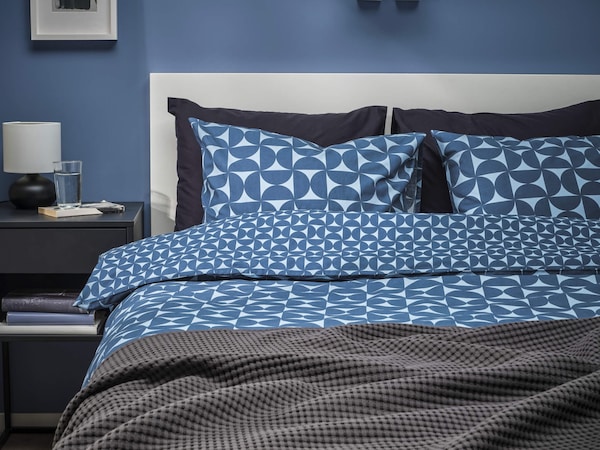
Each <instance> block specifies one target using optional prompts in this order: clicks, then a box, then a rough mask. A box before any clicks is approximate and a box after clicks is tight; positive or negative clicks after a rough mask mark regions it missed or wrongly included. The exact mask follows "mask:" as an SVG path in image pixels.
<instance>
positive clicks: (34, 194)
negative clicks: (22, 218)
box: [8, 173, 56, 209]
mask: <svg viewBox="0 0 600 450" xmlns="http://www.w3.org/2000/svg"><path fill="white" fill-rule="evenodd" d="M8 199H9V200H10V201H11V203H12V204H13V205H15V207H17V208H19V209H37V207H38V206H50V205H52V204H53V203H54V202H55V201H56V191H55V189H54V183H53V182H52V181H50V180H49V179H48V178H46V177H43V176H41V175H38V174H37V173H29V174H27V175H24V176H22V177H21V178H19V179H18V180H17V181H15V182H14V183H13V184H12V185H11V186H10V188H9V189H8Z"/></svg>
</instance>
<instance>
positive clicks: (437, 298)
mask: <svg viewBox="0 0 600 450" xmlns="http://www.w3.org/2000/svg"><path fill="white" fill-rule="evenodd" d="M599 249H600V221H597V220H584V219H568V218H548V217H533V216H532V217H517V216H476V215H459V214H455V215H452V214H451V215H446V214H443V215H442V214H441V215H436V214H394V213H353V212H346V213H331V212H324V211H279V212H268V213H253V214H246V215H242V216H239V217H235V218H230V219H223V220H218V221H214V222H211V223H209V224H205V225H198V226H196V227H192V228H190V229H187V230H184V231H179V232H176V233H170V234H165V235H159V236H154V237H151V238H146V239H144V240H141V241H137V242H134V243H131V244H128V245H125V246H122V247H119V248H116V249H113V250H110V251H109V252H107V253H105V254H103V255H102V256H101V258H100V260H99V261H98V264H97V266H96V268H95V269H94V271H93V273H92V275H91V276H90V279H89V280H88V283H87V285H86V286H85V288H84V290H83V291H82V293H81V295H80V297H79V299H78V300H77V304H78V305H79V306H80V307H82V308H84V309H89V310H93V309H99V308H109V309H112V310H113V311H112V312H111V314H110V316H109V318H108V320H107V323H106V327H105V333H104V337H103V339H102V342H101V344H100V346H99V348H98V351H97V353H96V356H95V358H94V361H93V362H92V365H91V367H90V370H89V372H88V377H89V375H90V374H91V372H92V371H93V370H94V368H95V367H97V365H98V364H99V363H100V362H101V361H102V360H103V359H104V358H105V357H106V356H108V355H109V354H110V353H112V352H113V351H114V350H116V349H117V348H119V347H121V346H123V345H125V344H126V343H127V342H131V341H132V340H134V339H137V338H139V337H141V336H146V335H151V334H157V333H161V332H166V331H174V330H181V331H185V330H198V329H208V328H216V327H220V328H272V327H328V326H335V325H343V324H348V323H374V322H390V321H392V322H403V323H415V324H421V325H435V326H466V327H474V326H482V325H489V324H496V323H502V322H514V321H523V320H550V319H563V318H583V317H591V316H597V315H600V274H599V269H600V251H599Z"/></svg>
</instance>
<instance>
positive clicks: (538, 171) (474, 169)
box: [432, 131, 600, 219]
mask: <svg viewBox="0 0 600 450" xmlns="http://www.w3.org/2000/svg"><path fill="white" fill-rule="evenodd" d="M432 134H433V136H434V137H435V139H436V142H437V144H438V147H439V149H440V152H441V154H442V159H443V160H444V166H445V168H446V175H447V177H448V187H449V188H450V194H451V198H452V203H453V208H454V211H455V212H459V213H474V214H517V215H537V216H550V217H560V216H570V217H582V218H588V219H597V218H600V135H597V136H587V137H579V136H565V137H544V138H534V139H528V140H523V141H520V140H518V139H515V138H511V137H493V136H475V135H467V134H456V133H448V132H445V131H432Z"/></svg>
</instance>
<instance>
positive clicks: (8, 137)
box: [2, 122, 61, 209]
mask: <svg viewBox="0 0 600 450" xmlns="http://www.w3.org/2000/svg"><path fill="white" fill-rule="evenodd" d="M2 142H3V153H4V172H9V173H23V174H25V175H24V176H23V177H21V178H19V179H18V180H17V181H15V182H14V183H13V184H12V185H11V186H10V188H9V189H8V199H9V200H10V201H11V203H12V204H13V205H15V206H16V207H17V208H20V209H35V208H37V207H38V206H50V205H52V204H53V203H54V201H55V200H56V191H55V189H54V182H53V181H51V180H49V179H48V178H46V177H43V176H41V175H40V173H50V172H52V171H53V165H52V163H53V162H54V161H59V160H60V159H61V147H60V145H61V139H60V122H4V123H3V124H2Z"/></svg>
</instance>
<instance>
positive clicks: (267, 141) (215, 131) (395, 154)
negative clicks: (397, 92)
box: [189, 118, 425, 222]
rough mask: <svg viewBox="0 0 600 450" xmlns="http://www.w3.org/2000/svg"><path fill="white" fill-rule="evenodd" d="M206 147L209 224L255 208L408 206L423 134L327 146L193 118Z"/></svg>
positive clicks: (374, 208)
mask: <svg viewBox="0 0 600 450" xmlns="http://www.w3.org/2000/svg"><path fill="white" fill-rule="evenodd" d="M189 120H190V124H191V126H192V129H193V130H194V133H195V135H196V138H197V139H198V142H199V143H200V147H201V150H202V169H203V177H204V187H203V190H202V205H203V207H204V209H205V219H204V221H205V222H210V221H212V220H216V219H221V218H226V217H231V216H235V215H240V214H243V213H249V212H258V211H278V210H299V209H317V210H327V211H382V212H386V211H403V210H404V207H405V202H404V199H403V191H404V190H405V188H406V186H407V185H408V183H409V181H410V179H411V176H412V173H413V169H414V166H415V159H416V158H415V153H416V151H417V148H418V146H419V144H420V143H421V142H422V140H423V138H424V137H425V134H424V133H406V134H397V135H378V136H370V137H364V138H359V139H355V140H352V141H348V142H346V143H343V144H336V145H331V146H329V147H321V146H319V145H317V144H315V143H313V142H309V141H306V140H303V139H299V138H296V137H292V136H286V135H283V134H278V133H273V132H269V131H265V130H261V129H258V128H244V127H237V126H233V125H226V124H217V123H212V122H204V121H202V120H199V119H195V118H190V119H189Z"/></svg>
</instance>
